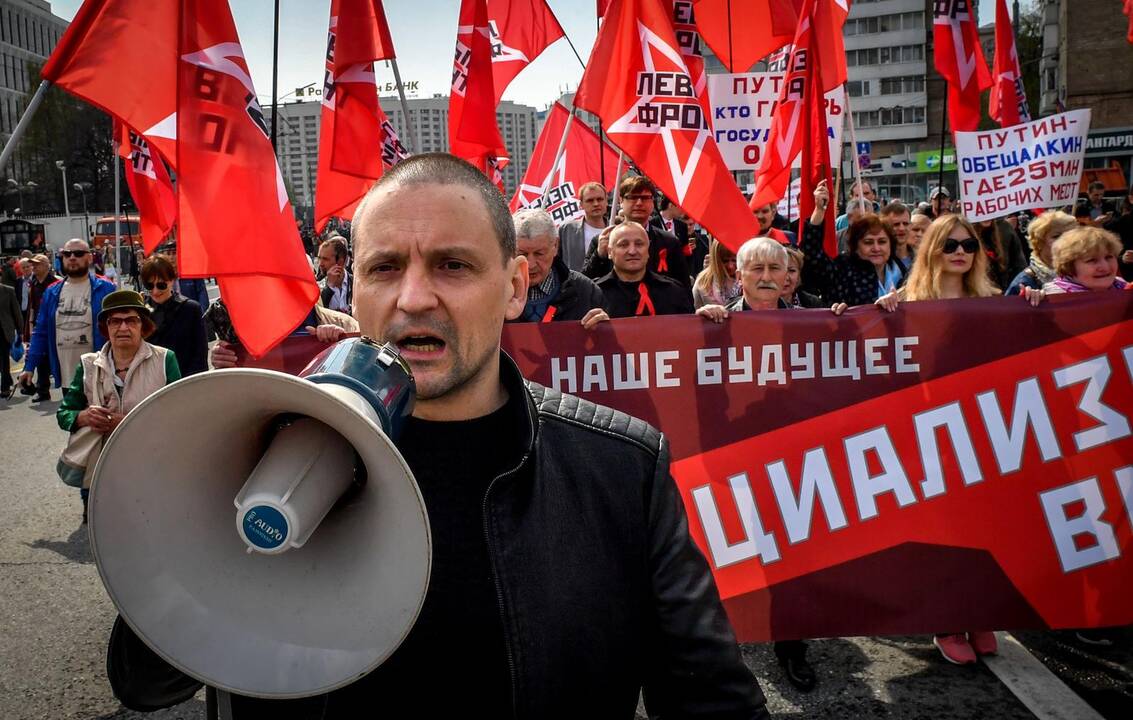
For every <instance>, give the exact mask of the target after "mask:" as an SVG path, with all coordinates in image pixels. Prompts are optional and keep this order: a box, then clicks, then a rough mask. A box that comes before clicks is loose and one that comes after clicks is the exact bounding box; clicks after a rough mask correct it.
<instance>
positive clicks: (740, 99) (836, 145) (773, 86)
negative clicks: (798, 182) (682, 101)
mask: <svg viewBox="0 0 1133 720" xmlns="http://www.w3.org/2000/svg"><path fill="white" fill-rule="evenodd" d="M782 82H783V75H782V74H781V73H772V72H755V73H739V74H736V75H715V74H713V75H709V76H708V98H709V101H710V102H711V104H712V129H713V132H714V133H715V135H716V144H717V145H718V146H719V147H720V153H721V154H722V155H723V156H724V162H725V163H727V165H728V169H729V170H755V169H757V168H758V167H759V163H760V159H761V158H762V157H763V151H764V150H763V149H764V147H765V146H766V144H767V138H768V136H769V134H770V131H771V119H772V117H773V116H774V113H775V106H776V105H777V104H778V102H779V91H780V90H781V89H782V88H781V85H782ZM845 109H846V95H845V91H844V90H843V87H842V86H838V87H837V88H835V89H833V90H831V91H830V92H828V93H826V118H827V123H828V124H829V128H828V132H827V135H828V137H829V138H830V157H832V158H839V157H842V121H843V118H844V117H845V116H844V113H845ZM800 123H801V120H800ZM799 164H800V161H799V160H797V159H796V160H795V164H794V165H793V167H799Z"/></svg>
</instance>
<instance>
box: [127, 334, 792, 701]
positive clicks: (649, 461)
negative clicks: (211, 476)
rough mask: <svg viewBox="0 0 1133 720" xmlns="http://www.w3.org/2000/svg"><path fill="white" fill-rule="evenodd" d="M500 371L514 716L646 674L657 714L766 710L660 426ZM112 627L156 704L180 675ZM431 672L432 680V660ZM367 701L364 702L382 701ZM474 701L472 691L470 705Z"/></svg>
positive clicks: (489, 522)
mask: <svg viewBox="0 0 1133 720" xmlns="http://www.w3.org/2000/svg"><path fill="white" fill-rule="evenodd" d="M501 376H502V379H503V381H504V385H505V387H507V389H508V391H509V393H513V394H514V393H523V394H525V395H526V397H527V402H526V403H525V405H526V411H527V418H528V423H527V430H526V433H525V434H526V437H525V438H524V447H525V448H526V449H525V451H524V453H523V457H522V460H521V461H520V462H519V464H518V465H517V466H516V467H515V468H513V469H512V470H511V471H509V472H506V473H504V474H502V475H500V476H499V477H497V478H496V479H495V480H494V481H493V482H492V484H491V485H490V486H489V488H488V490H487V492H486V493H485V497H484V510H485V518H484V531H485V534H486V536H487V541H488V549H489V555H490V560H491V563H492V569H493V573H494V575H495V580H496V588H497V592H498V597H499V606H500V613H501V618H502V620H503V628H504V635H505V640H506V644H507V654H508V657H509V665H510V671H511V677H512V699H513V704H514V707H515V716H516V717H517V718H557V717H564V718H565V717H570V718H608V717H617V718H627V719H628V718H632V717H633V716H634V713H635V709H636V707H637V700H638V692H639V690H640V689H642V688H644V693H645V702H646V708H647V710H648V711H649V714H650V715H651V716H653V717H657V718H685V717H703V718H708V717H711V718H745V719H746V718H767V717H769V716H768V714H767V710H766V708H765V704H764V698H763V694H762V692H761V691H760V689H759V686H758V684H757V683H756V681H755V679H754V678H753V677H752V675H751V673H750V672H749V671H748V669H747V667H746V666H745V665H744V664H743V661H742V659H741V657H740V653H739V649H738V647H737V646H736V641H735V636H734V634H733V632H732V629H731V625H730V624H729V623H728V619H727V617H726V616H725V614H724V611H723V608H722V606H721V604H720V600H719V596H718V594H717V591H716V586H715V584H714V582H713V580H712V576H711V574H710V572H709V570H708V566H707V563H706V561H705V559H704V557H703V555H702V554H701V553H700V551H699V549H697V547H696V546H695V545H694V544H693V542H692V540H691V539H690V537H689V534H688V523H687V520H686V516H685V511H684V508H683V507H682V504H681V500H680V496H679V494H678V492H677V488H676V485H675V483H674V482H673V480H672V477H671V476H670V474H669V450H668V443H667V441H666V440H665V439H664V438H663V437H662V435H661V433H660V432H658V431H657V430H656V429H654V428H653V427H651V426H649V425H648V424H646V423H645V422H643V421H641V420H638V419H636V418H632V417H630V416H628V415H625V414H623V413H620V412H617V411H615V410H611V409H609V408H606V407H602V406H599V405H595V404H593V403H589V402H586V401H584V400H580V399H579V398H576V397H573V396H571V395H564V394H562V393H559V392H557V391H554V390H550V389H548V388H545V387H543V386H541V385H537V384H534V383H529V384H527V385H526V387H525V385H524V380H523V378H522V376H521V375H520V373H519V369H518V368H517V367H516V366H515V364H514V363H513V362H512V360H511V359H510V358H508V357H507V356H506V355H501ZM131 634H132V633H131ZM115 635H122V633H118V632H116V633H115ZM115 642H116V641H115V638H114V637H112V638H111V648H110V652H109V658H110V659H109V665H110V666H109V667H108V675H109V676H110V678H111V682H112V684H114V683H115V682H116V678H117V679H118V680H117V682H118V683H120V684H124V685H125V686H124V687H119V686H115V694H116V695H117V696H118V698H119V699H120V700H121V701H122V702H123V704H124V705H126V706H127V707H137V706H138V705H144V706H146V707H147V708H152V707H154V706H155V705H157V704H159V703H155V702H154V701H155V698H154V696H153V695H152V694H150V693H152V692H153V691H154V690H156V689H157V687H158V686H160V685H161V684H162V683H163V682H164V685H165V687H174V686H176V683H171V682H169V681H170V680H171V679H173V678H171V677H170V676H169V673H175V674H176V675H177V676H180V673H178V672H177V671H176V670H174V669H173V668H170V667H168V666H166V668H165V669H164V671H163V674H162V675H160V676H156V677H155V676H154V674H153V672H152V668H147V669H146V670H145V671H144V672H140V673H138V675H139V676H141V675H145V676H147V678H146V683H148V687H138V686H136V685H137V684H136V683H134V682H132V681H131V680H130V678H129V675H130V673H129V672H128V671H127V668H126V666H125V665H126V664H128V662H129V661H130V659H129V658H122V657H121V656H122V655H124V654H127V653H123V649H124V643H123V641H121V639H119V641H118V647H115ZM134 642H135V643H136V642H137V641H136V639H135V640H134ZM138 644H139V645H140V643H138ZM143 649H144V648H143ZM116 657H118V658H119V659H118V660H117V661H116V659H115V658H116ZM437 661H438V663H439V665H440V666H443V663H444V659H443V658H438V659H437ZM116 662H117V664H118V667H115V663H116ZM158 662H160V661H158ZM162 664H164V663H162ZM451 671H452V672H460V669H459V668H451ZM124 676H126V677H124ZM180 677H181V678H184V676H180ZM186 679H187V678H186ZM429 682H430V685H432V686H433V687H435V688H436V690H437V691H441V692H443V687H444V676H443V673H441V674H440V675H438V676H435V677H433V678H432V679H431V680H430V681H429ZM197 687H199V686H195V687H194V686H183V687H182V688H180V692H181V697H179V698H177V699H174V698H169V700H172V701H173V702H176V701H177V700H180V699H185V697H187V696H185V695H184V693H186V692H189V691H190V690H192V691H195V689H196V688H197ZM191 694H192V693H191V692H189V695H191ZM373 701H374V703H375V704H374V705H372V706H371V710H372V708H373V707H380V706H381V698H374V699H373ZM166 704H171V703H166ZM255 704H256V703H242V705H244V706H245V707H247V708H248V709H249V710H251V709H252V706H253V705H255ZM319 707H320V709H322V708H324V707H328V705H323V704H321V703H320V704H319ZM329 707H330V708H333V711H332V712H331V713H329V714H327V715H326V717H328V718H330V717H336V718H337V717H343V718H346V717H349V718H354V717H362V716H363V715H360V714H358V715H356V714H353V713H354V712H355V711H352V710H348V709H347V708H341V710H340V708H339V707H338V706H337V704H336V703H335V702H334V698H333V696H332V697H331V701H330V703H329ZM241 709H243V708H241ZM475 710H476V708H475V699H474V698H469V714H471V715H475V714H476V713H475ZM236 716H237V718H241V717H251V715H250V714H249V715H245V714H244V713H242V712H237V713H236ZM315 717H322V715H315Z"/></svg>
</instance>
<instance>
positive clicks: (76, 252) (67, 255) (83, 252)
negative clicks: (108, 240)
mask: <svg viewBox="0 0 1133 720" xmlns="http://www.w3.org/2000/svg"><path fill="white" fill-rule="evenodd" d="M59 254H60V255H62V256H63V257H65V258H70V257H74V258H81V257H83V256H84V255H86V254H87V251H86V250H62V251H60V253H59Z"/></svg>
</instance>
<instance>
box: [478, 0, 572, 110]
mask: <svg viewBox="0 0 1133 720" xmlns="http://www.w3.org/2000/svg"><path fill="white" fill-rule="evenodd" d="M488 27H489V28H490V30H491V37H492V76H493V81H494V83H495V89H496V104H497V105H498V104H499V103H500V98H502V97H503V95H504V90H507V86H508V85H510V84H511V81H512V80H514V79H515V76H516V75H518V74H519V73H520V72H522V71H523V69H524V68H525V67H527V66H528V65H530V64H531V62H532V61H534V60H535V58H537V57H539V55H540V53H542V52H543V51H544V50H546V49H547V48H548V47H549V46H550V45H551V44H552V43H553V42H555V41H556V40H558V39H559V38H561V37H563V34H564V33H563V29H562V26H560V25H559V21H558V20H557V19H556V18H555V14H554V13H553V12H551V8H549V7H547V1H546V0H488Z"/></svg>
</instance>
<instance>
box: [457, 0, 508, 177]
mask: <svg viewBox="0 0 1133 720" xmlns="http://www.w3.org/2000/svg"><path fill="white" fill-rule="evenodd" d="M459 23H460V24H459V27H458V28H457V31H456V56H455V59H454V60H453V66H452V93H451V94H450V95H449V100H448V136H449V151H450V152H451V153H452V154H453V155H456V156H457V157H459V158H463V159H465V160H467V161H468V162H470V163H472V164H473V165H475V166H476V167H477V168H479V169H480V171H481V172H483V173H484V174H485V175H487V176H488V177H489V179H491V180H492V182H494V183H495V184H496V186H497V187H499V188H500V191H501V192H502V191H503V177H502V176H501V175H500V171H501V170H503V169H504V167H505V166H506V165H507V163H508V158H507V148H506V147H504V140H503V138H502V137H500V128H499V125H498V124H497V123H496V90H495V83H494V81H493V79H492V40H491V30H490V28H489V26H488V8H487V5H486V0H461V3H460V21H459Z"/></svg>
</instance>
